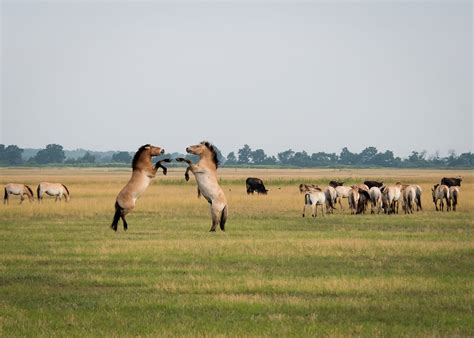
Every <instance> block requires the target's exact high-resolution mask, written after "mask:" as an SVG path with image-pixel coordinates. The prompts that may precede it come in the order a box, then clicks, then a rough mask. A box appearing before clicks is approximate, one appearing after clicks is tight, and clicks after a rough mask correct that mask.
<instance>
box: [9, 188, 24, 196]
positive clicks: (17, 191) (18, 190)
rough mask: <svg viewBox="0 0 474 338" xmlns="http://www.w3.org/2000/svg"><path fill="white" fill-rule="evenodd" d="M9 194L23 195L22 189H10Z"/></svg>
mask: <svg viewBox="0 0 474 338" xmlns="http://www.w3.org/2000/svg"><path fill="white" fill-rule="evenodd" d="M7 191H8V193H9V194H12V195H21V194H22V193H23V191H22V189H20V188H18V187H11V186H10V187H9V189H7Z"/></svg>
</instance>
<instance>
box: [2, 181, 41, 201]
mask: <svg viewBox="0 0 474 338" xmlns="http://www.w3.org/2000/svg"><path fill="white" fill-rule="evenodd" d="M4 190H5V195H4V196H3V204H8V199H9V197H10V195H17V196H18V195H19V196H20V204H21V203H23V201H24V200H25V195H26V197H28V200H29V201H30V202H31V201H33V200H34V195H33V190H31V188H30V187H29V186H27V185H26V184H18V183H8V184H7V185H6V186H5V189H4Z"/></svg>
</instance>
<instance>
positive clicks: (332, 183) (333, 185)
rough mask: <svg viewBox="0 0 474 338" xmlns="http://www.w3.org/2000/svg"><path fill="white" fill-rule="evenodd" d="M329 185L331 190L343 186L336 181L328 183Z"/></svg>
mask: <svg viewBox="0 0 474 338" xmlns="http://www.w3.org/2000/svg"><path fill="white" fill-rule="evenodd" d="M329 185H330V186H331V187H333V188H335V187H340V186H343V185H344V182H338V181H329Z"/></svg>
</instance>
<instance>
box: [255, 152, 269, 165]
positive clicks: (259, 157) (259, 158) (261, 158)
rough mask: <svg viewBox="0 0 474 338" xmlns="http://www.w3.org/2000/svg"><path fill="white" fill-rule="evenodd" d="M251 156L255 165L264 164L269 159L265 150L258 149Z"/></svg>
mask: <svg viewBox="0 0 474 338" xmlns="http://www.w3.org/2000/svg"><path fill="white" fill-rule="evenodd" d="M251 156H252V161H253V163H254V164H264V163H265V161H266V159H267V155H266V154H265V151H264V150H263V149H257V150H254V151H252V154H251Z"/></svg>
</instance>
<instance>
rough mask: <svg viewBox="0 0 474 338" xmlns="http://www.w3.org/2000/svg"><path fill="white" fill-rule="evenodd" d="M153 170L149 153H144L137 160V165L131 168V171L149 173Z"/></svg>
mask: <svg viewBox="0 0 474 338" xmlns="http://www.w3.org/2000/svg"><path fill="white" fill-rule="evenodd" d="M152 169H153V164H152V163H151V156H150V153H149V152H144V153H143V154H141V155H140V157H139V158H138V161H137V163H136V164H135V166H134V167H133V170H146V171H151V170H152Z"/></svg>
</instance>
